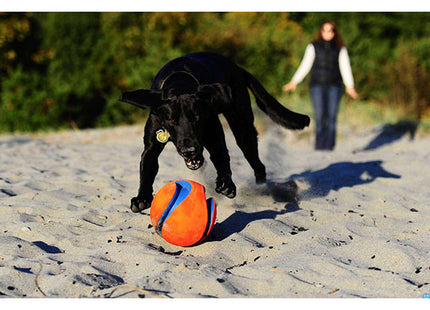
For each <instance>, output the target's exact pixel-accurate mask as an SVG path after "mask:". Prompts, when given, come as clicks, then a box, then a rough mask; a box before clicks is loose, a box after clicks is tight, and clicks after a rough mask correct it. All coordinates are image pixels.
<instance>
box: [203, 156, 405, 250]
mask: <svg viewBox="0 0 430 310" xmlns="http://www.w3.org/2000/svg"><path fill="white" fill-rule="evenodd" d="M382 163H383V162H382V161H380V160H376V161H368V162H360V163H353V162H339V163H335V164H331V165H329V166H327V167H326V168H324V169H321V170H316V171H305V172H303V173H301V174H295V175H292V176H290V177H289V178H288V179H289V181H286V182H273V181H268V182H267V183H266V185H267V186H266V188H265V189H264V190H263V191H262V192H261V193H260V194H267V193H269V194H270V195H271V196H272V198H273V200H274V201H276V202H286V205H285V206H284V208H283V209H282V210H264V211H258V212H244V211H240V210H239V211H236V212H235V213H233V214H232V215H230V216H229V217H228V218H227V219H225V220H224V221H222V222H221V223H217V224H215V226H214V228H213V230H212V232H211V235H210V237H209V239H208V240H207V241H209V242H210V241H221V240H224V239H226V238H228V237H229V236H231V235H233V234H234V233H239V232H241V231H242V230H243V229H244V228H245V227H246V226H247V225H248V224H249V223H251V222H254V221H258V220H262V219H275V218H276V217H277V216H279V215H282V214H286V213H290V212H295V211H297V210H300V208H299V205H298V198H299V199H300V200H309V199H313V198H317V197H325V196H327V195H328V194H329V193H330V191H332V190H334V191H338V190H340V189H341V188H345V187H353V186H357V185H366V184H369V183H371V182H373V181H375V180H376V179H377V178H393V179H400V178H401V176H400V175H397V174H393V173H391V172H389V171H387V170H385V169H384V168H383V167H382ZM296 181H297V182H304V183H306V184H307V185H308V188H306V189H302V190H300V191H299V190H298V185H297V183H296ZM238 207H241V206H238ZM242 208H244V207H243V206H242ZM245 208H246V207H245Z"/></svg>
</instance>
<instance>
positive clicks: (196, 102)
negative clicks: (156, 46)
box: [119, 83, 231, 170]
mask: <svg viewBox="0 0 430 310" xmlns="http://www.w3.org/2000/svg"><path fill="white" fill-rule="evenodd" d="M119 100H120V101H123V102H127V103H130V104H132V105H135V106H137V107H139V108H142V109H146V108H149V109H151V114H152V115H153V116H154V117H156V118H157V119H158V122H159V125H160V128H154V130H159V129H160V130H166V131H167V132H168V133H169V135H170V140H171V141H172V142H173V143H174V144H175V146H176V149H177V151H178V153H179V155H181V156H182V157H183V158H184V160H185V164H186V166H187V167H188V168H189V169H192V170H196V169H198V168H200V167H201V166H202V165H203V161H204V159H203V136H202V135H203V133H204V131H205V130H210V128H207V127H206V125H207V123H208V119H209V118H210V117H211V116H212V117H213V116H214V115H217V114H218V113H219V112H220V111H221V109H222V105H224V104H226V103H228V102H229V101H230V100H231V90H230V87H229V86H228V85H225V84H220V83H215V84H207V85H200V86H199V87H198V88H197V90H196V91H195V92H193V93H185V94H181V93H180V92H179V91H176V90H174V89H170V90H169V91H168V92H166V91H161V90H152V89H140V90H136V91H132V92H125V93H123V94H122V95H121V97H120V98H119Z"/></svg>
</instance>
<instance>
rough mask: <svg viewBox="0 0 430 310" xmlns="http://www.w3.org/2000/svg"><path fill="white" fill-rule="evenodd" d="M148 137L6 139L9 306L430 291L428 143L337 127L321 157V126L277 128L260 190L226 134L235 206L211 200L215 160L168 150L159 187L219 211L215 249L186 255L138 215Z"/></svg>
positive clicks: (0, 207)
mask: <svg viewBox="0 0 430 310" xmlns="http://www.w3.org/2000/svg"><path fill="white" fill-rule="evenodd" d="M391 129H392V128H391ZM142 132H143V126H142V125H135V126H122V127H117V128H111V129H98V130H83V131H62V132H57V133H45V134H22V135H2V136H0V162H1V166H0V227H1V230H0V296H1V297H45V296H46V297H111V298H119V297H132V298H138V297H141V298H142V297H145V298H182V297H222V298H229V297H235V298H236V297H240V298H244V297H265V298H269V297H274V298H279V297H281V298H291V297H301V298H339V297H370V298H372V297H382V298H384V297H404V298H422V296H423V294H426V293H430V191H429V188H430V187H429V185H430V137H429V136H425V135H416V136H415V137H414V138H413V139H411V137H410V135H408V134H407V133H405V131H401V130H400V131H399V130H398V128H397V129H396V130H394V131H393V130H391V131H390V128H388V129H387V127H383V126H377V127H373V128H350V127H347V126H340V127H339V139H338V146H337V147H336V149H335V151H333V152H320V151H319V152H318V151H314V149H313V134H312V128H310V129H307V130H305V131H304V132H291V131H287V130H284V129H282V128H279V127H277V126H276V125H271V124H269V125H266V126H265V127H264V128H260V136H259V141H260V156H261V159H262V161H263V162H264V163H265V164H266V169H267V172H268V184H267V185H255V183H254V177H253V172H252V170H251V168H250V167H249V165H248V163H247V162H246V161H245V159H244V157H243V155H242V153H241V152H240V150H239V149H238V147H237V146H236V144H235V142H234V138H233V137H232V135H231V133H230V132H229V131H228V129H226V134H227V143H228V146H229V150H230V156H231V165H232V169H233V180H234V181H235V183H236V185H237V188H238V195H237V197H236V198H235V199H233V200H231V199H228V198H225V197H223V196H221V195H219V194H217V193H216V192H215V190H214V185H215V184H214V183H215V170H214V168H213V166H212V164H211V163H210V162H209V160H207V161H206V164H205V165H204V167H203V168H202V169H199V170H198V171H191V170H188V169H187V168H186V167H185V164H184V162H183V160H182V159H181V158H180V157H179V155H177V153H176V151H175V148H174V146H173V144H168V145H167V146H166V149H165V151H164V152H163V153H162V155H161V157H160V172H159V174H158V176H157V178H156V181H155V184H154V187H155V189H156V190H157V189H159V188H160V187H161V186H162V185H163V184H165V183H167V182H169V181H173V180H176V179H180V178H189V179H192V180H195V181H197V182H200V183H202V184H204V185H205V187H206V189H207V196H208V197H214V198H215V200H216V202H217V206H218V215H217V220H216V224H215V227H214V229H213V231H212V232H211V234H210V236H209V238H208V239H207V240H206V242H204V243H203V244H200V245H198V246H193V247H186V248H183V247H177V246H174V245H171V244H169V243H167V242H166V241H164V240H163V239H162V238H161V237H159V236H158V235H157V234H155V231H154V228H153V227H152V226H151V225H150V224H151V223H150V218H149V210H146V211H145V212H143V214H135V213H132V212H131V210H130V209H129V200H130V198H131V197H133V196H135V194H136V193H137V187H138V166H139V160H140V153H141V151H142ZM205 157H206V159H208V154H207V153H205ZM292 181H294V183H292ZM294 184H295V185H297V193H296V195H295V196H294V195H293V197H291V191H289V190H291V189H294Z"/></svg>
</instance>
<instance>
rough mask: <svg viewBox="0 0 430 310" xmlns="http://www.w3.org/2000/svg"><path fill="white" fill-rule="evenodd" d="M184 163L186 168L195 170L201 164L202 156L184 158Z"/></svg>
mask: <svg viewBox="0 0 430 310" xmlns="http://www.w3.org/2000/svg"><path fill="white" fill-rule="evenodd" d="M184 160H185V164H186V165H187V168H188V169H191V170H197V169H199V168H200V167H201V166H202V165H203V157H202V158H194V159H191V158H184Z"/></svg>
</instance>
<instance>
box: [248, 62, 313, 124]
mask: <svg viewBox="0 0 430 310" xmlns="http://www.w3.org/2000/svg"><path fill="white" fill-rule="evenodd" d="M242 70H243V72H244V75H245V79H246V82H247V86H248V87H249V89H251V91H252V93H253V94H254V96H255V99H256V101H257V105H258V107H259V108H260V109H261V110H263V112H264V113H266V114H267V115H268V116H269V117H270V118H271V119H272V120H273V121H274V122H275V123H277V124H279V125H281V126H283V127H285V128H288V129H303V128H305V127H306V126H309V123H310V118H309V116H307V115H304V114H300V113H296V112H293V111H291V110H289V109H287V108H286V107H284V106H283V105H282V104H280V103H279V102H278V101H277V100H276V99H275V98H273V97H272V95H270V94H269V93H268V92H267V90H266V89H265V88H264V87H263V85H261V83H260V82H259V81H258V80H257V79H256V78H255V77H254V76H253V75H252V74H251V73H249V72H248V71H246V70H244V69H242Z"/></svg>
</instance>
